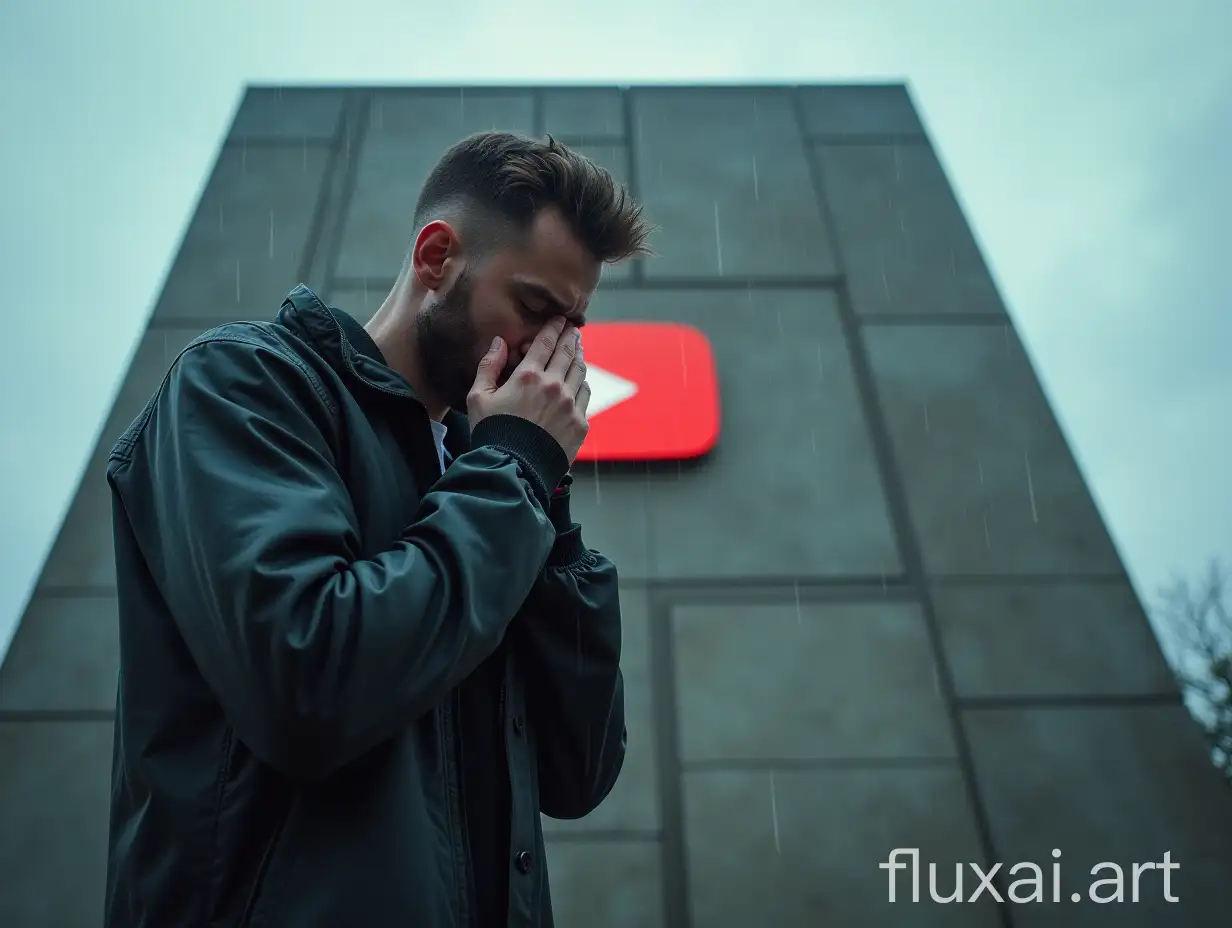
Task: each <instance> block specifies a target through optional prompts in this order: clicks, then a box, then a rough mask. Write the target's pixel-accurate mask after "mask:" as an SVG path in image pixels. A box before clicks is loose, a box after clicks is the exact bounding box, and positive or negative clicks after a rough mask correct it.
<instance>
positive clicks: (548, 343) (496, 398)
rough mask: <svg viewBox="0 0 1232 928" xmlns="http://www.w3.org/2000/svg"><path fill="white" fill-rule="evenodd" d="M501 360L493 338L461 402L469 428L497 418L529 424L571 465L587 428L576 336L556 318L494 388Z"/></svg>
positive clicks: (500, 344)
mask: <svg viewBox="0 0 1232 928" xmlns="http://www.w3.org/2000/svg"><path fill="white" fill-rule="evenodd" d="M507 357H508V349H507V348H506V346H505V342H504V340H503V339H500V338H497V339H496V341H494V342H493V343H492V347H491V348H490V349H488V353H487V354H486V355H484V356H483V360H482V361H480V362H479V370H478V372H477V373H476V375H475V383H474V385H473V386H472V387H471V392H470V394H469V395H468V396H467V398H466V410H467V414H468V418H469V419H470V424H471V428H472V429H473V428H474V427H475V426H476V425H478V424H479V422H480V421H482V420H483V419H486V418H487V417H488V416H495V415H500V414H504V415H510V416H518V417H520V418H522V419H529V420H530V421H531V422H533V423H535V424H536V425H538V426H539V427H540V428H542V429H544V430H545V431H546V432H547V433H548V434H549V435H551V436H552V437H553V438H555V439H556V440H557V441H558V442H559V443H560V446H561V448H563V449H564V451H565V454H566V455H568V457H569V463H570V464H572V463H573V462H574V460H575V459H576V458H577V454H578V451H579V450H580V449H581V447H582V442H584V441H585V440H586V433H587V432H588V431H589V429H590V426H589V425H588V424H587V422H586V406H587V405H588V404H589V403H590V385H589V384H588V383H586V363H585V362H584V361H583V360H582V344H581V333H580V332H579V331H578V330H577V328H576V327H574V326H572V325H566V324H565V320H564V318H563V317H560V316H557V317H556V318H554V319H553V320H552V321H551V322H549V323H548V324H547V325H545V326H544V327H543V328H542V329H541V330H540V332H539V334H538V335H537V336H536V337H535V342H534V344H533V345H532V346H531V349H530V351H528V352H527V353H526V357H524V358H523V359H522V363H521V364H519V365H518V366H517V368H516V369H515V370H514V372H513V373H512V374H511V375H510V377H509V380H508V381H507V382H506V383H505V384H504V385H503V386H501V387H497V385H496V384H497V380H498V379H499V378H500V374H501V371H503V370H504V369H505V361H506V359H507Z"/></svg>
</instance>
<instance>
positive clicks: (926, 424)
mask: <svg viewBox="0 0 1232 928" xmlns="http://www.w3.org/2000/svg"><path fill="white" fill-rule="evenodd" d="M924 431H925V432H926V433H927V432H931V431H932V426H930V425H929V423H928V403H927V402H925V403H924Z"/></svg>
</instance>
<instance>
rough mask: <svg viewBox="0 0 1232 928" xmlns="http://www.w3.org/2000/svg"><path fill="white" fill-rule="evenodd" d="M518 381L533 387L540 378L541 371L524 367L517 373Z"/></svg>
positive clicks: (525, 385)
mask: <svg viewBox="0 0 1232 928" xmlns="http://www.w3.org/2000/svg"><path fill="white" fill-rule="evenodd" d="M517 378H518V383H519V384H521V385H522V386H524V387H533V386H534V385H535V384H537V383H538V382H539V380H540V377H539V371H537V370H535V369H534V368H523V369H522V370H520V371H518V373H517Z"/></svg>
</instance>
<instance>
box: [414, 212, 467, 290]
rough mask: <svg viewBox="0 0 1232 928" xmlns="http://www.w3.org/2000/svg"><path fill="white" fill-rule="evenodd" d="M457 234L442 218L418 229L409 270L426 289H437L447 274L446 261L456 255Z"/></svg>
mask: <svg viewBox="0 0 1232 928" xmlns="http://www.w3.org/2000/svg"><path fill="white" fill-rule="evenodd" d="M458 244H459V243H458V234H457V232H455V231H454V229H453V226H451V225H450V224H449V223H447V222H445V221H444V220H443V219H436V220H433V221H432V222H430V223H428V224H427V225H426V226H424V227H423V228H422V229H420V230H419V234H418V235H417V236H415V247H414V248H413V249H412V251H411V270H412V271H414V273H415V277H416V279H417V280H418V281H419V282H420V283H421V284H422V285H423V286H424V288H425V289H427V290H439V289H440V288H441V286H442V285H443V284H444V283H445V279H446V276H447V271H446V262H448V261H449V260H450V259H451V258H452V259H456V258H457V257H458V252H459V247H458Z"/></svg>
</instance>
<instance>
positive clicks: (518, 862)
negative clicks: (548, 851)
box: [513, 851, 535, 873]
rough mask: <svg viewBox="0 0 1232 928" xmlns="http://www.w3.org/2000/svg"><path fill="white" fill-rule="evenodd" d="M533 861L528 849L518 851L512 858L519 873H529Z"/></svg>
mask: <svg viewBox="0 0 1232 928" xmlns="http://www.w3.org/2000/svg"><path fill="white" fill-rule="evenodd" d="M534 862H535V861H534V858H533V857H531V856H530V852H529V851H518V856H517V857H515V858H513V863H514V865H515V866H516V867H517V868H518V872H519V873H530V868H531V866H532V865H533V864H534Z"/></svg>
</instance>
